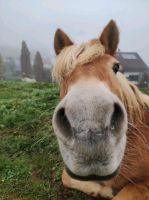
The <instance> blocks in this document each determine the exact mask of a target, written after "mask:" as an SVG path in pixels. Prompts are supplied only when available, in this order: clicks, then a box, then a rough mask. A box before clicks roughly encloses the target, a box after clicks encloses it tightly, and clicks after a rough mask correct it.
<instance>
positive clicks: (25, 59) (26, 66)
mask: <svg viewBox="0 0 149 200" xmlns="http://www.w3.org/2000/svg"><path fill="white" fill-rule="evenodd" d="M21 71H22V77H23V78H24V77H28V78H32V68H31V61H30V52H29V50H28V47H27V44H26V42H25V41H23V42H22V49H21Z"/></svg>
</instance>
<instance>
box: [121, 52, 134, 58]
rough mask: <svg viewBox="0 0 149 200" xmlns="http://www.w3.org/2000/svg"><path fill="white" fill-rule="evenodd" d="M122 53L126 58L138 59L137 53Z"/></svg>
mask: <svg viewBox="0 0 149 200" xmlns="http://www.w3.org/2000/svg"><path fill="white" fill-rule="evenodd" d="M121 55H122V57H123V58H124V59H137V57H136V55H135V54H132V53H123V54H121Z"/></svg>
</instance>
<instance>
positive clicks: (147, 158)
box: [53, 21, 149, 200]
mask: <svg viewBox="0 0 149 200" xmlns="http://www.w3.org/2000/svg"><path fill="white" fill-rule="evenodd" d="M107 37H108V38H109V37H110V41H111V37H112V38H113V39H114V42H111V43H107V39H106V38H107ZM100 39H101V42H102V44H104V45H105V50H106V53H109V54H112V55H113V54H114V52H115V50H116V47H117V43H118V40H119V38H118V30H117V28H116V25H115V23H114V22H113V21H112V22H110V24H109V25H108V26H107V27H106V28H105V29H104V31H103V33H102V35H101V37H100ZM87 44H88V46H87V45H86V44H85V45H84V44H83V45H84V46H79V47H78V46H77V47H76V46H75V45H74V46H71V47H69V48H66V49H64V50H63V52H62V54H60V55H59V58H58V63H57V64H56V66H55V68H54V71H53V74H54V77H55V78H56V80H57V81H58V82H59V83H60V87H61V91H60V96H61V98H63V97H64V96H65V95H66V94H67V92H68V91H69V88H70V86H71V85H73V84H75V83H76V82H77V81H78V80H80V79H90V78H95V79H99V80H100V81H102V82H104V83H105V85H106V86H107V87H108V88H109V89H110V90H111V91H112V92H113V93H114V94H116V95H117V96H118V97H119V98H120V99H121V101H122V102H123V104H124V106H125V108H126V111H127V114H128V125H129V127H128V132H127V147H126V150H125V155H124V158H123V161H122V165H121V169H120V174H119V176H118V177H116V178H115V179H113V180H112V181H108V182H106V183H104V184H105V185H106V186H107V187H108V188H109V187H112V188H115V189H116V190H117V191H119V193H118V194H117V195H116V196H115V197H114V199H113V200H137V199H138V200H145V199H149V190H148V188H149V183H148V182H147V181H148V179H149V97H148V96H147V95H145V94H142V93H141V92H140V91H139V90H138V88H137V87H136V86H135V85H133V84H132V83H130V82H129V81H128V80H126V79H125V77H124V76H123V75H122V74H121V73H117V75H115V74H114V73H113V71H112V63H113V64H114V63H115V62H117V61H116V59H115V58H114V57H112V56H110V55H107V54H104V48H103V47H102V45H101V43H100V42H99V41H98V42H97V40H94V42H90V43H87ZM95 44H96V45H95ZM93 46H94V48H92V51H88V52H89V53H88V54H84V57H83V59H82V60H81V62H79V61H78V59H79V58H78V57H79V56H80V55H81V54H83V52H84V49H85V48H91V47H93ZM81 48H82V49H81ZM99 49H100V51H99ZM75 50H76V52H77V53H78V54H77V53H76V54H77V55H78V57H77V56H76V57H75V58H74V59H72V57H73V55H76V54H74V52H75ZM68 52H69V54H67V53H68ZM97 52H98V53H97ZM64 55H65V57H64ZM67 55H68V56H67ZM87 58H90V59H87ZM70 64H71V65H70ZM64 179H65V178H64ZM67 179H68V177H67ZM80 184H81V183H80ZM82 184H83V183H82ZM68 185H69V184H68ZM68 185H67V186H68ZM78 185H79V183H77V184H76V185H75V186H74V185H73V186H71V185H69V186H68V187H73V188H77V189H79V188H78V187H79V186H78ZM81 188H83V185H82V187H81ZM84 188H85V186H84ZM141 190H143V191H144V193H141V192H140V191H141ZM82 191H84V192H86V190H85V189H82ZM87 193H89V191H88V192H87Z"/></svg>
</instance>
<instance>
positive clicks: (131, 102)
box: [117, 73, 149, 122]
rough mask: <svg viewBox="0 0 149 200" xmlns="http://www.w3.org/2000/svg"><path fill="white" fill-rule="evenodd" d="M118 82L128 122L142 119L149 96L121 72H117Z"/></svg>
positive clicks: (148, 105)
mask: <svg viewBox="0 0 149 200" xmlns="http://www.w3.org/2000/svg"><path fill="white" fill-rule="evenodd" d="M117 78H118V82H119V84H120V98H121V100H122V102H123V104H124V106H125V108H126V110H127V114H128V119H129V122H135V121H137V120H142V119H143V117H144V116H143V113H144V112H147V111H149V96H147V95H145V94H143V93H142V92H140V90H139V89H138V88H137V87H136V86H135V85H134V84H133V83H131V82H130V81H128V80H127V79H126V78H125V76H124V75H123V74H122V73H117Z"/></svg>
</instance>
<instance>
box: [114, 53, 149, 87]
mask: <svg viewBox="0 0 149 200" xmlns="http://www.w3.org/2000/svg"><path fill="white" fill-rule="evenodd" d="M116 58H117V59H118V60H119V61H120V63H121V65H122V68H123V70H122V71H123V73H124V75H125V76H126V78H127V79H128V80H130V81H132V82H133V83H134V84H136V85H139V83H140V81H141V80H142V77H143V74H144V72H145V71H147V70H148V69H149V68H148V67H147V65H146V64H145V62H144V61H143V60H142V58H141V57H140V56H139V54H138V53H136V52H120V51H119V52H117V53H116Z"/></svg>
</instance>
